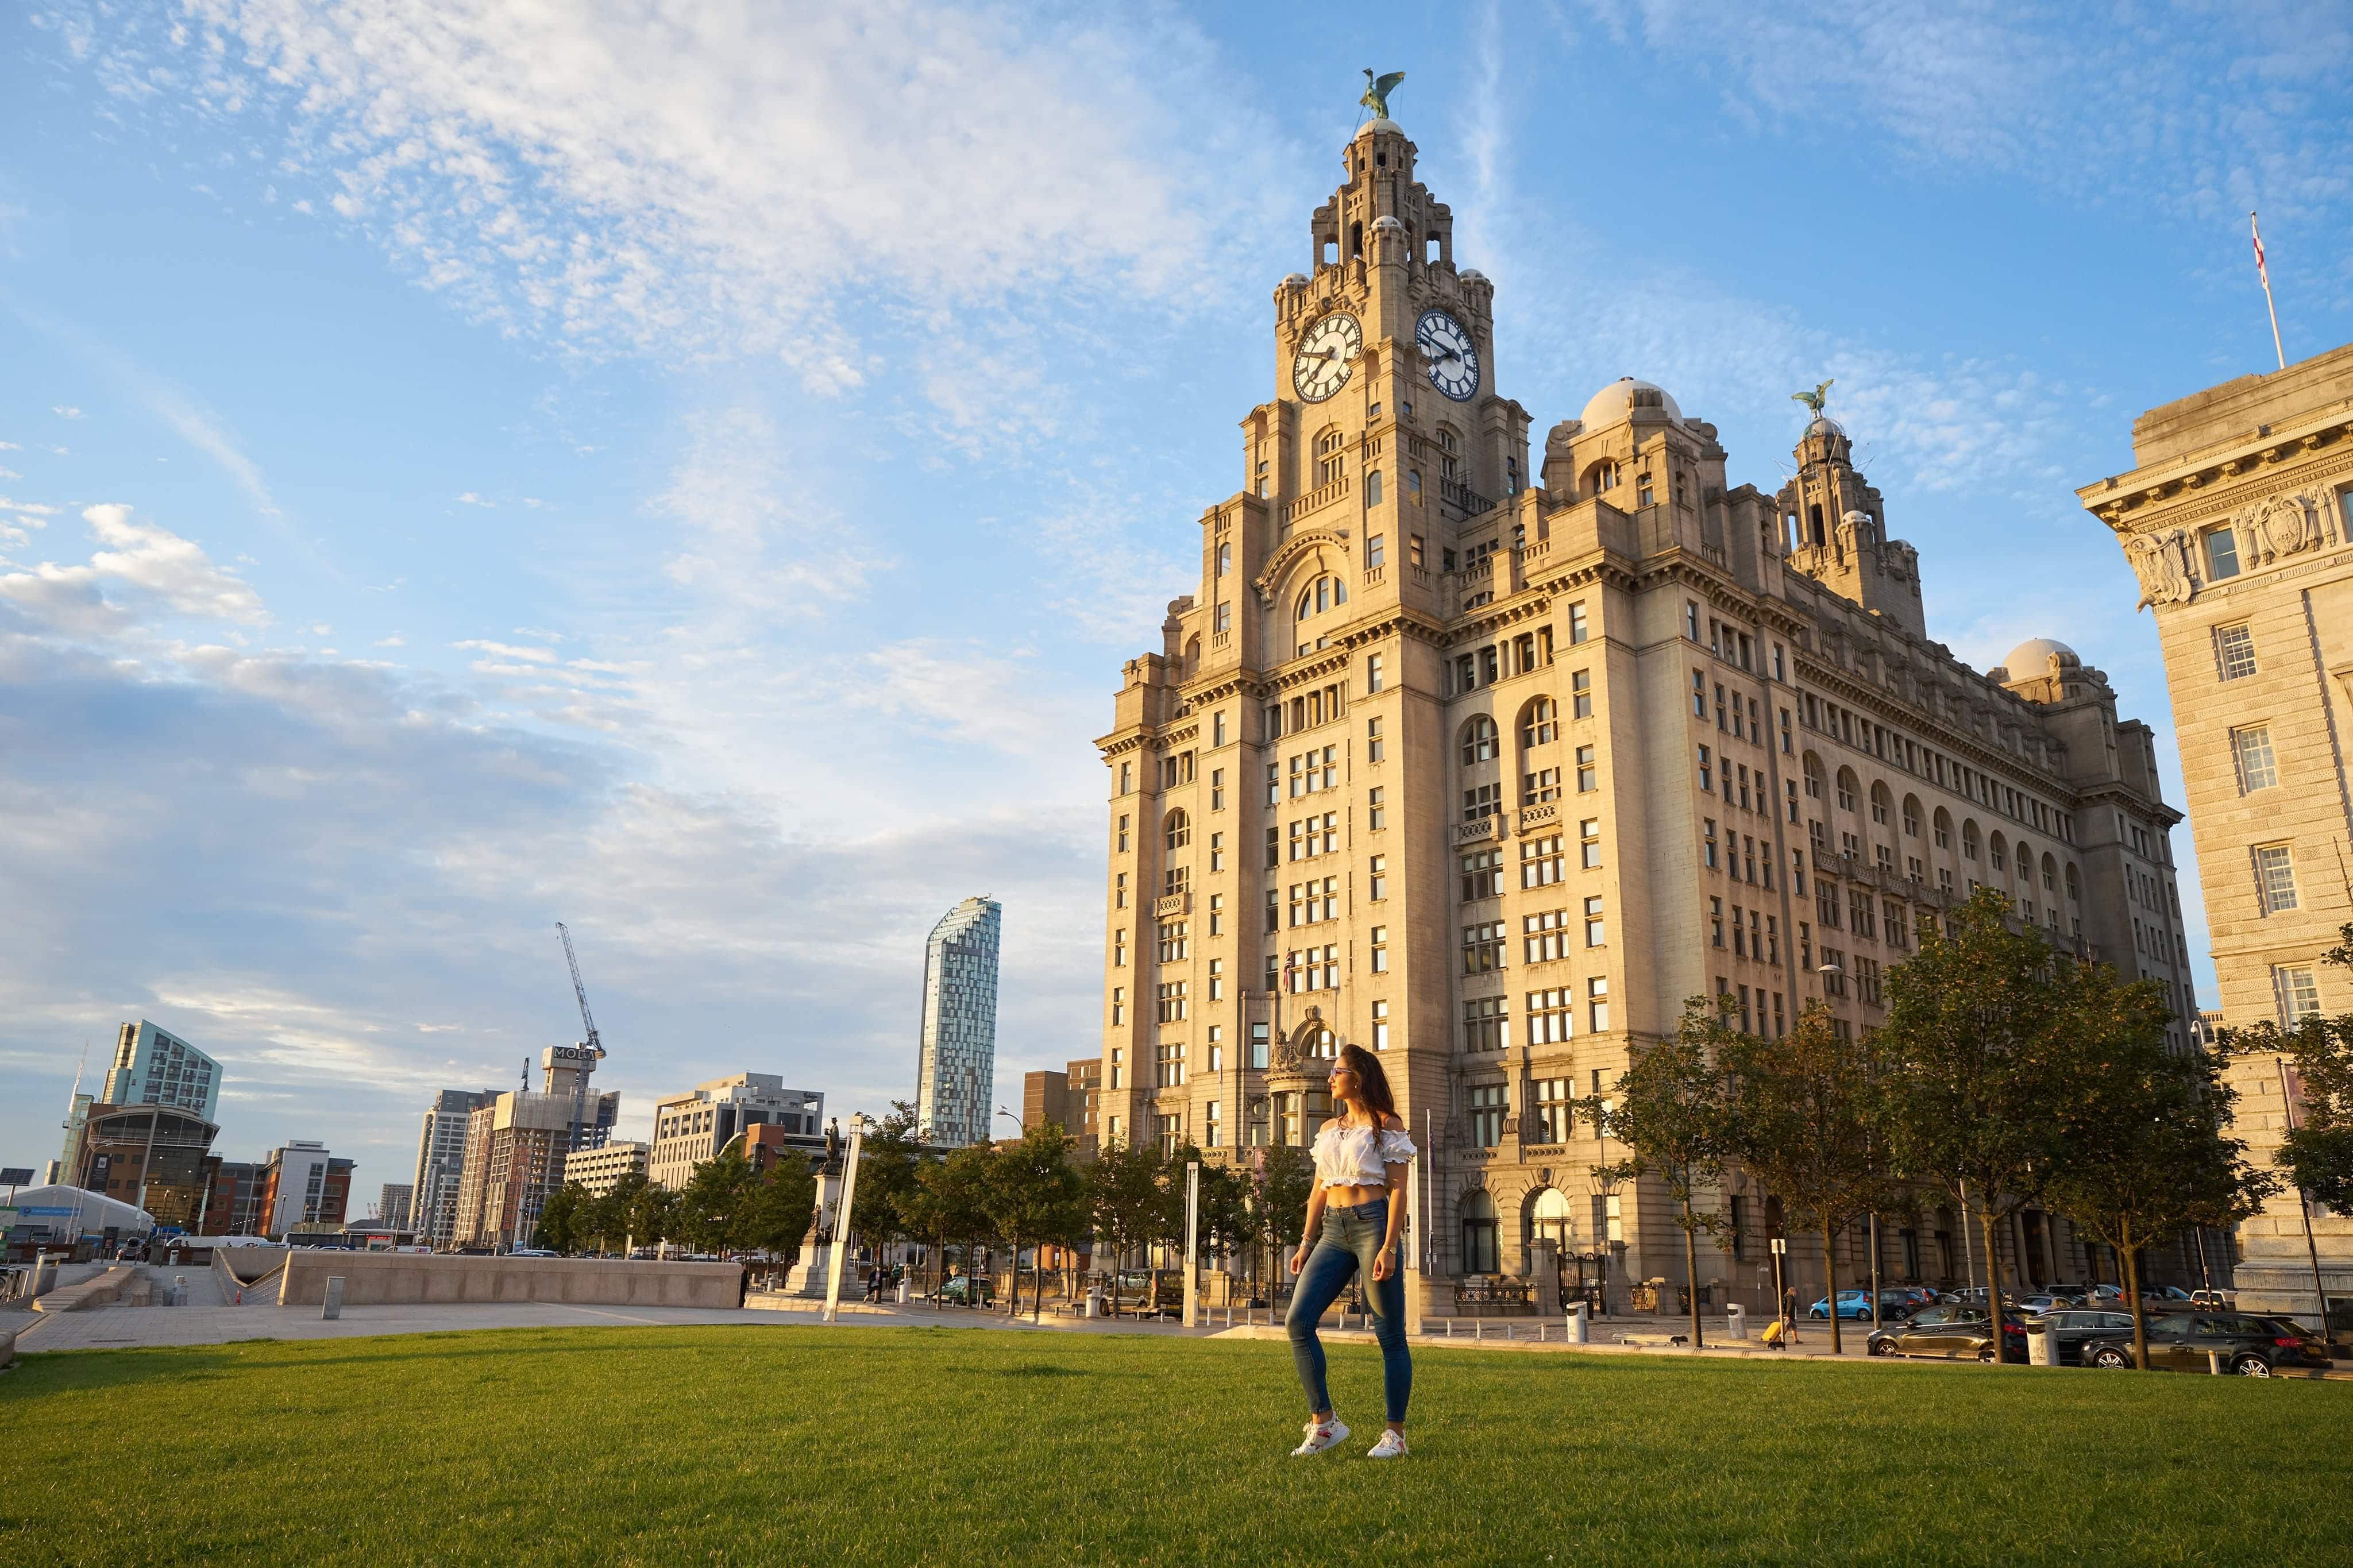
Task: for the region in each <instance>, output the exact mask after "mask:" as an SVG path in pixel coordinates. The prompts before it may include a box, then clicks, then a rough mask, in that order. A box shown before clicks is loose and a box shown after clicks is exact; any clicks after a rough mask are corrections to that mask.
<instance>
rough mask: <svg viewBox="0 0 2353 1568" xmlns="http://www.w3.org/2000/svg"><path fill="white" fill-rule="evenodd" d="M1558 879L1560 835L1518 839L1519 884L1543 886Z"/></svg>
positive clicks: (1522, 885) (1523, 885) (1528, 886)
mask: <svg viewBox="0 0 2353 1568" xmlns="http://www.w3.org/2000/svg"><path fill="white" fill-rule="evenodd" d="M1559 880H1560V835H1559V834H1557V833H1550V834H1546V836H1545V837H1542V838H1523V839H1522V840H1520V886H1521V887H1523V888H1543V887H1548V886H1550V885H1551V884H1552V883H1555V882H1557V881H1559Z"/></svg>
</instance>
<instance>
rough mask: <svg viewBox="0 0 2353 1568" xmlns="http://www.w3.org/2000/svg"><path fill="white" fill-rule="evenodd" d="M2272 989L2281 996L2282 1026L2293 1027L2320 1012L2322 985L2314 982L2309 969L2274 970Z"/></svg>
mask: <svg viewBox="0 0 2353 1568" xmlns="http://www.w3.org/2000/svg"><path fill="white" fill-rule="evenodd" d="M2272 990H2273V992H2274V994H2276V995H2277V996H2278V998H2279V1016H2280V1026H2282V1027H2283V1028H2289V1029H2293V1028H2295V1026H2297V1025H2298V1024H2300V1023H2302V1022H2303V1021H2304V1020H2305V1019H2306V1018H2310V1017H2314V1016H2317V1015H2318V1013H2319V1012H2320V987H2319V986H2318V985H2317V984H2315V983H2314V981H2313V977H2312V971H2311V970H2309V969H2301V968H2297V969H2289V968H2279V969H2274V970H2273V971H2272Z"/></svg>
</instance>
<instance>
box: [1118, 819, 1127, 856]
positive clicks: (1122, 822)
mask: <svg viewBox="0 0 2353 1568" xmlns="http://www.w3.org/2000/svg"><path fill="white" fill-rule="evenodd" d="M1119 852H1120V853H1121V854H1123V855H1124V854H1126V853H1127V818H1125V817H1124V816H1123V817H1121V818H1120V819H1119Z"/></svg>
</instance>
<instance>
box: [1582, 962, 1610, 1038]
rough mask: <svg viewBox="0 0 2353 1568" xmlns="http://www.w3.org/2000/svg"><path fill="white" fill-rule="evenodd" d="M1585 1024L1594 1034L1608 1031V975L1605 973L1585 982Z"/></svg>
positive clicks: (1603, 1033)
mask: <svg viewBox="0 0 2353 1568" xmlns="http://www.w3.org/2000/svg"><path fill="white" fill-rule="evenodd" d="M1585 1026H1586V1028H1587V1030H1588V1032H1589V1033H1592V1034H1596V1035H1606V1034H1608V1033H1609V976H1608V975H1606V974H1597V975H1595V976H1594V977H1593V978H1592V979H1590V980H1588V981H1587V982H1586V983H1585Z"/></svg>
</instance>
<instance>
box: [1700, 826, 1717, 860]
mask: <svg viewBox="0 0 2353 1568" xmlns="http://www.w3.org/2000/svg"><path fill="white" fill-rule="evenodd" d="M1700 863H1701V864H1702V865H1704V866H1705V867H1706V868H1708V869H1709V870H1711V871H1713V870H1715V867H1716V858H1715V818H1714V817H1712V816H1711V817H1707V818H1705V819H1704V822H1703V824H1702V832H1701V836H1700Z"/></svg>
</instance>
